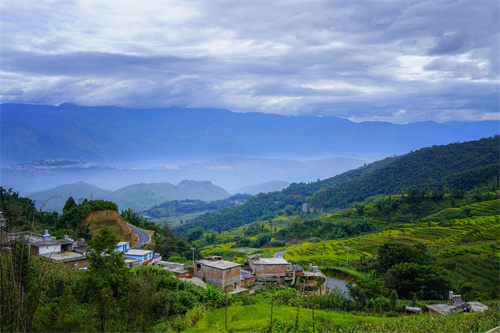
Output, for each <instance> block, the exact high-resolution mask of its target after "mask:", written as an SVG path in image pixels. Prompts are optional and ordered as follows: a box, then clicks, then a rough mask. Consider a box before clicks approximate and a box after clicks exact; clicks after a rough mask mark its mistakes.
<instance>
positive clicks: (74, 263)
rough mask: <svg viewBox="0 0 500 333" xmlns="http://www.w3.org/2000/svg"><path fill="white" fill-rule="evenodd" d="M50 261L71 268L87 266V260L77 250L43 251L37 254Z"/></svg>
mask: <svg viewBox="0 0 500 333" xmlns="http://www.w3.org/2000/svg"><path fill="white" fill-rule="evenodd" d="M39 256H40V257H42V258H46V259H48V260H50V261H55V262H60V263H63V264H65V265H66V266H68V267H71V268H87V267H89V260H88V259H87V257H86V256H85V255H84V254H81V253H78V252H63V253H45V254H40V255H39Z"/></svg>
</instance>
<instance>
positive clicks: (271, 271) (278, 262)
mask: <svg viewBox="0 0 500 333" xmlns="http://www.w3.org/2000/svg"><path fill="white" fill-rule="evenodd" d="M248 265H249V267H250V269H251V270H252V272H253V273H254V274H255V277H256V278H257V280H261V281H278V280H280V279H284V278H285V277H286V276H287V273H288V265H289V264H288V261H286V260H285V259H283V258H260V255H259V254H256V255H253V256H250V257H248ZM292 270H293V269H292ZM292 275H293V278H292V279H294V276H295V274H294V273H292Z"/></svg>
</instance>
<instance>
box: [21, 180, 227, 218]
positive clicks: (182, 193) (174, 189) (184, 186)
mask: <svg viewBox="0 0 500 333" xmlns="http://www.w3.org/2000/svg"><path fill="white" fill-rule="evenodd" d="M27 196H28V197H29V198H30V199H32V200H35V201H36V203H37V207H38V208H39V209H40V208H42V206H43V210H44V211H52V210H55V211H58V212H61V211H62V208H63V207H64V203H65V202H66V200H67V199H68V198H69V197H70V196H71V197H73V198H74V199H75V200H76V201H78V200H79V199H80V198H81V199H83V198H88V199H101V200H109V201H113V202H115V203H116V204H117V205H118V207H119V209H121V210H125V209H127V208H132V209H133V210H135V211H139V212H140V211H143V210H146V209H148V208H151V207H153V206H155V205H159V204H161V203H163V202H167V201H173V200H185V199H192V200H202V201H212V200H220V199H225V198H228V197H229V196H230V194H229V193H228V192H226V191H225V190H224V189H223V188H221V187H219V186H216V185H214V184H212V183H211V182H208V181H194V180H183V181H182V182H180V183H179V184H178V185H172V184H169V183H152V184H144V183H143V184H135V185H131V186H127V187H124V188H121V189H119V190H116V191H114V192H112V191H108V190H103V189H101V188H99V187H96V186H93V185H89V184H87V183H84V182H77V183H74V184H66V185H61V186H58V187H54V188H52V189H49V190H45V191H41V192H36V193H32V194H29V195H27ZM44 203H45V205H44Z"/></svg>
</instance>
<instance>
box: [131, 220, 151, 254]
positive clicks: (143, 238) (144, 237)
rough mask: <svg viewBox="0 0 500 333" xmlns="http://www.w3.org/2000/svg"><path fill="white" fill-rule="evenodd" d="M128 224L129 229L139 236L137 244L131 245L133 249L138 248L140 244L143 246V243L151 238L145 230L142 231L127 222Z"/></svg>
mask: <svg viewBox="0 0 500 333" xmlns="http://www.w3.org/2000/svg"><path fill="white" fill-rule="evenodd" d="M127 224H128V226H129V227H130V229H132V231H133V232H134V233H135V234H136V235H137V237H138V238H139V242H138V243H137V244H135V245H134V246H132V248H133V249H140V248H141V246H143V245H144V244H146V243H147V242H149V240H150V239H151V237H149V235H148V234H147V232H145V231H142V230H141V229H139V228H137V227H135V226H133V225H131V224H129V223H127Z"/></svg>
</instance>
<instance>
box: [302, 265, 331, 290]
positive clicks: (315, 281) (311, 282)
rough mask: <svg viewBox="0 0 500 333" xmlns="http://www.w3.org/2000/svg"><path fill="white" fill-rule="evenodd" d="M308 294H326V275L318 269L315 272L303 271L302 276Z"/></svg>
mask: <svg viewBox="0 0 500 333" xmlns="http://www.w3.org/2000/svg"><path fill="white" fill-rule="evenodd" d="M301 279H302V283H303V284H304V293H305V294H306V295H324V294H325V293H326V277H325V275H324V274H323V273H322V272H320V271H318V270H316V271H313V272H303V275H302V277H301Z"/></svg>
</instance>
